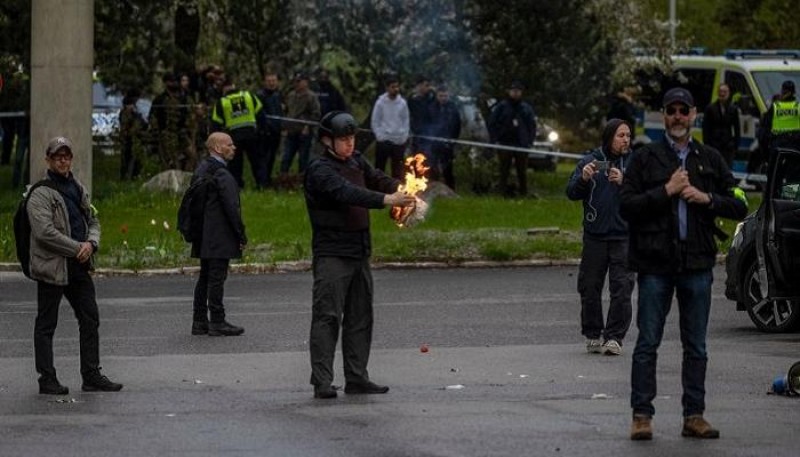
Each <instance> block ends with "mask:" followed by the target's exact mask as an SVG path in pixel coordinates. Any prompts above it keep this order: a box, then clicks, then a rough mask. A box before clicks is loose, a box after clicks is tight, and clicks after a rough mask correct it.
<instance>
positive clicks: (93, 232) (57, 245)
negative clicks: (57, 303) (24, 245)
mask: <svg viewBox="0 0 800 457" xmlns="http://www.w3.org/2000/svg"><path fill="white" fill-rule="evenodd" d="M76 182H77V184H78V186H79V187H80V188H81V194H82V195H83V199H82V201H81V208H82V209H83V213H84V214H85V215H86V217H85V218H84V222H85V224H86V227H87V230H86V233H88V240H87V241H90V242H94V243H96V244H97V246H98V247H99V246H100V222H99V221H98V220H97V217H96V216H95V214H94V211H93V210H92V208H91V205H90V203H89V196H88V195H87V193H86V188H85V187H83V184H81V183H80V182H78V181H77V180H76ZM27 209H28V219H29V220H30V223H31V278H33V279H35V280H37V281H43V282H46V283H48V284H54V285H58V286H65V285H67V283H68V280H67V258H69V257H75V256H76V255H77V254H78V251H79V250H80V245H81V244H80V243H79V242H78V241H75V240H73V239H72V238H70V226H69V214H68V213H67V205H66V203H64V197H63V196H62V195H61V193H60V192H58V191H57V190H55V189H51V188H49V187H45V186H39V187H37V188H36V190H34V191H33V193H32V194H31V195H30V198H29V199H28V206H27ZM89 265H90V267H92V266H93V265H94V256H92V259H91V260H90V261H89Z"/></svg>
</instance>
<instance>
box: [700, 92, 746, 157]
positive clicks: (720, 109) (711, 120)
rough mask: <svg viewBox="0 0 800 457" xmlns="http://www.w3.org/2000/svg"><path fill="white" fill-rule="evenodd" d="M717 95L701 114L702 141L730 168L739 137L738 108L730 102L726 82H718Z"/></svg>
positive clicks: (729, 93)
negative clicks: (717, 152)
mask: <svg viewBox="0 0 800 457" xmlns="http://www.w3.org/2000/svg"><path fill="white" fill-rule="evenodd" d="M717 95H718V97H717V101H715V102H711V104H710V105H708V107H706V111H705V114H704V115H703V143H705V144H707V145H708V146H711V147H712V148H714V149H716V150H717V151H719V152H720V154H722V157H724V158H725V162H727V163H728V168H730V167H731V166H733V156H734V154H735V153H736V149H737V148H738V147H739V138H740V137H741V132H740V127H739V109H738V108H737V107H736V105H734V104H733V103H731V89H730V87H728V85H727V84H725V83H722V84H720V86H719V91H718V92H717Z"/></svg>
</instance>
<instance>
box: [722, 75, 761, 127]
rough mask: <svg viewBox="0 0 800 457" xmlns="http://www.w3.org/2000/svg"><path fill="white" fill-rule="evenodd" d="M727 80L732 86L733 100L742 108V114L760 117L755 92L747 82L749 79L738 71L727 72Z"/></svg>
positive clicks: (729, 85)
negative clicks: (754, 97)
mask: <svg viewBox="0 0 800 457" xmlns="http://www.w3.org/2000/svg"><path fill="white" fill-rule="evenodd" d="M725 82H726V83H727V84H728V87H730V88H731V100H733V102H734V103H736V105H737V106H738V107H739V109H740V110H742V114H749V115H751V116H756V117H759V116H761V113H759V111H758V106H757V105H756V103H755V101H754V100H753V92H752V91H751V90H750V86H749V85H748V84H747V79H746V78H745V77H744V75H743V74H742V73H739V72H738V71H731V70H728V71H726V72H725Z"/></svg>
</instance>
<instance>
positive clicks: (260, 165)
mask: <svg viewBox="0 0 800 457" xmlns="http://www.w3.org/2000/svg"><path fill="white" fill-rule="evenodd" d="M231 135H232V136H233V135H234V134H231ZM233 141H234V143H233V144H234V145H235V146H236V154H234V156H233V159H231V161H230V162H229V163H228V170H229V171H230V172H231V174H232V175H233V177H234V179H236V183H237V184H239V188H240V189H244V176H243V173H244V156H245V154H246V155H247V160H249V161H250V171H251V172H252V173H253V180H254V181H255V182H256V188H258V189H261V188H263V187H266V185H267V165H266V156H265V155H264V150H263V149H262V148H261V144H260V142H259V139H258V136H256V134H255V133H253V134H252V135H249V136H248V135H242V136H241V137H236V136H233Z"/></svg>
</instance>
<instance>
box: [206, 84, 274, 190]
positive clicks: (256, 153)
mask: <svg viewBox="0 0 800 457" xmlns="http://www.w3.org/2000/svg"><path fill="white" fill-rule="evenodd" d="M222 91H223V93H224V94H225V95H224V96H223V97H222V98H220V99H219V101H217V103H216V105H214V111H213V113H212V114H211V122H212V125H213V131H224V132H225V133H227V134H228V135H230V136H231V138H233V143H234V145H236V149H237V151H240V152H239V153H237V154H236V155H235V156H234V158H233V160H231V162H230V163H229V164H228V170H230V172H231V174H232V175H233V177H234V178H235V179H236V183H237V184H239V187H240V188H244V179H243V178H242V170H243V168H244V157H243V154H241V152H244V153H246V154H247V159H248V160H249V161H250V168H251V169H252V171H253V179H255V181H256V187H257V188H259V189H262V188H264V187H267V185H269V177H268V175H267V162H266V155H265V154H264V151H263V150H261V148H260V147H259V137H258V129H257V125H256V120H257V119H258V118H259V116H258V114H259V112H260V111H261V109H262V105H261V101H260V100H259V99H258V97H256V96H255V95H253V94H251V93H250V92H248V91H246V90H236V85H235V84H234V83H233V81H232V80H231V79H226V80H225V83H224V85H223V88H222Z"/></svg>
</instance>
